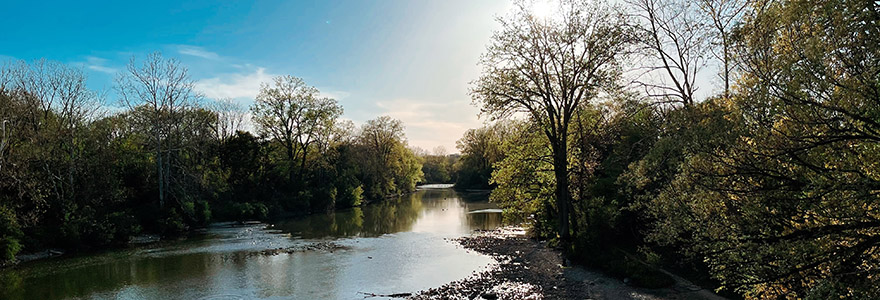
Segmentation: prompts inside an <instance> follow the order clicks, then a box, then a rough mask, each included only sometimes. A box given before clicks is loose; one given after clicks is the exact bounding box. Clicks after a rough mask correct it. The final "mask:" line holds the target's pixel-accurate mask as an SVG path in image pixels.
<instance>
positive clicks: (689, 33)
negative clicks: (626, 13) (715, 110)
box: [629, 0, 710, 106]
mask: <svg viewBox="0 0 880 300" xmlns="http://www.w3.org/2000/svg"><path fill="white" fill-rule="evenodd" d="M629 3H630V4H631V5H632V6H634V7H635V9H636V14H637V15H638V16H639V18H640V20H641V22H640V24H639V25H638V26H637V27H636V28H638V29H639V30H638V31H639V34H640V35H641V36H643V38H642V39H641V42H640V44H641V45H642V47H644V49H646V51H647V53H646V54H647V59H648V64H647V65H646V66H644V67H643V69H644V72H643V74H642V75H640V76H639V77H642V78H644V77H646V76H647V78H644V79H637V81H636V82H637V83H639V84H640V85H642V86H643V87H645V91H646V92H647V94H648V95H649V96H651V97H655V98H658V103H660V104H665V103H680V104H683V105H684V106H692V105H693V104H694V103H695V102H696V99H695V96H694V93H695V92H696V90H697V85H696V80H697V74H698V73H699V72H700V71H701V70H702V69H703V67H705V65H706V61H707V58H708V51H709V45H710V44H709V42H710V40H709V36H710V35H709V28H710V27H709V26H708V24H706V23H705V22H704V21H705V19H704V15H703V14H702V12H701V11H700V10H699V4H698V3H696V2H694V1H687V0H632V1H630V2H629Z"/></svg>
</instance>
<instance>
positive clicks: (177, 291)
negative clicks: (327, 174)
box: [0, 189, 501, 299]
mask: <svg viewBox="0 0 880 300" xmlns="http://www.w3.org/2000/svg"><path fill="white" fill-rule="evenodd" d="M464 199H467V200H464ZM499 225H501V214H500V213H499V212H498V211H497V207H495V206H494V205H493V204H490V203H488V202H487V201H486V197H485V196H484V197H483V198H482V200H480V199H479V198H477V197H475V196H473V195H469V196H467V197H465V195H462V194H461V193H458V192H456V191H454V190H451V189H425V190H419V191H417V192H415V193H412V194H410V195H406V196H402V197H399V198H397V199H393V200H388V201H385V202H380V203H375V204H371V205H367V206H364V207H356V208H353V209H348V210H342V211H338V212H335V213H329V214H319V215H312V216H306V217H302V218H296V219H290V220H281V221H276V222H273V224H269V225H265V224H259V225H254V226H243V227H234V228H229V227H212V228H210V229H209V230H208V232H207V233H206V234H205V235H204V236H201V237H198V238H193V239H190V240H188V241H180V242H173V243H170V244H164V245H159V246H153V247H146V248H138V249H127V250H119V251H110V252H108V253H104V254H97V255H89V256H80V257H71V258H62V259H52V260H46V261H36V262H32V263H27V264H23V265H21V266H18V267H15V268H10V269H6V270H0V287H2V290H0V299H66V298H91V299H208V298H216V297H227V298H245V299H261V298H279V297H280V298H290V297H293V298H325V299H353V298H359V296H358V294H357V292H358V291H370V292H376V293H397V292H414V291H417V290H420V289H424V288H429V287H434V286H439V285H442V284H444V283H446V282H449V281H453V280H457V279H460V278H463V277H465V276H467V275H468V274H470V273H471V272H472V271H474V270H476V269H478V268H480V267H483V266H485V265H487V264H488V263H489V262H490V261H491V260H490V259H489V258H488V257H485V256H481V255H478V254H475V253H468V252H466V251H464V250H462V249H459V248H457V247H455V246H454V245H451V244H450V243H447V242H445V241H444V240H443V239H444V238H453V237H458V236H462V235H465V234H469V233H470V232H472V231H473V230H476V229H492V228H495V227H497V226H499ZM328 239H329V240H335V241H336V242H337V243H340V244H343V245H345V246H347V250H341V251H337V252H335V253H333V252H330V253H327V252H306V253H294V254H281V255H275V256H265V255H255V253H257V252H259V251H261V250H265V249H275V248H283V247H290V246H293V245H301V244H304V243H309V242H311V241H315V240H328Z"/></svg>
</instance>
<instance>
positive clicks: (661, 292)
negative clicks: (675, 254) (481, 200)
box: [410, 227, 724, 300]
mask: <svg viewBox="0 0 880 300" xmlns="http://www.w3.org/2000/svg"><path fill="white" fill-rule="evenodd" d="M453 242H455V243H458V244H459V245H461V246H462V247H464V248H465V249H468V250H472V251H476V252H479V253H483V254H486V255H489V256H491V257H493V258H494V259H495V260H496V264H495V265H494V266H493V267H492V268H490V269H489V270H488V271H484V272H480V273H475V274H472V275H471V276H469V277H467V278H465V279H462V280H459V281H455V282H452V283H449V284H446V285H444V286H441V287H438V288H433V289H429V290H425V291H421V292H419V293H417V294H416V295H414V296H412V297H410V299H713V300H714V299H724V298H722V297H720V296H718V295H715V294H714V293H712V292H711V291H709V290H706V289H702V288H700V287H698V286H695V285H694V284H692V283H690V282H688V281H687V280H684V279H682V278H680V277H677V276H674V275H673V278H674V279H675V281H676V283H675V285H673V286H672V287H669V288H662V289H644V288H637V287H634V286H631V285H629V284H627V283H625V282H624V281H626V280H625V279H624V280H621V279H617V278H613V277H610V276H607V275H605V274H602V273H600V272H598V271H594V270H590V269H586V268H583V267H580V266H572V267H563V259H564V258H563V257H562V255H561V253H560V252H559V251H557V250H555V249H552V248H550V247H548V246H547V244H546V242H540V241H536V240H533V239H530V238H528V237H527V236H526V234H525V231H524V230H522V229H521V228H516V227H505V228H500V229H496V230H490V231H483V232H480V233H477V234H474V235H472V236H468V237H463V238H460V239H456V240H454V241H453ZM670 275H671V274H670Z"/></svg>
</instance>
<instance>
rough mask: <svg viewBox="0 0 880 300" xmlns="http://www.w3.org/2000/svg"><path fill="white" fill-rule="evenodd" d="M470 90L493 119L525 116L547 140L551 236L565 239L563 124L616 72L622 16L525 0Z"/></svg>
mask: <svg viewBox="0 0 880 300" xmlns="http://www.w3.org/2000/svg"><path fill="white" fill-rule="evenodd" d="M499 22H500V23H501V26H502V29H501V30H500V31H498V32H496V33H495V34H494V35H493V37H492V42H491V43H490V44H489V46H488V47H487V52H486V53H485V54H484V55H483V57H482V59H481V61H480V64H481V65H482V66H483V75H482V76H481V77H480V78H479V79H478V80H476V82H475V84H474V87H473V89H472V90H471V95H472V97H473V99H474V102H475V103H477V104H478V105H480V106H481V107H482V110H483V112H485V113H488V114H490V115H491V116H493V117H494V118H506V117H509V116H512V115H514V114H518V113H521V114H525V115H527V116H528V117H529V118H530V119H531V120H532V121H533V122H535V123H536V124H537V125H538V128H540V130H541V131H542V132H543V133H544V135H545V137H546V138H547V140H548V142H549V144H550V146H551V148H552V155H553V171H554V174H555V175H554V176H555V179H556V185H557V186H556V207H557V210H558V218H559V229H558V230H559V234H560V235H561V238H562V240H563V241H567V240H568V239H569V235H570V232H569V210H570V209H571V194H570V191H569V169H568V165H569V153H568V152H569V149H568V136H569V129H570V128H569V125H570V124H571V123H572V120H573V118H574V116H575V114H576V111H577V110H578V109H579V108H580V106H581V105H582V104H583V103H585V102H589V101H591V100H593V99H595V98H596V97H597V96H598V95H599V94H600V93H601V91H602V89H603V88H604V87H607V86H609V85H612V84H613V83H614V82H615V80H616V79H617V78H618V75H619V68H618V62H619V61H620V60H621V59H622V58H623V57H624V56H626V54H627V53H628V51H629V46H630V45H631V43H632V42H633V38H634V36H633V35H632V34H631V33H630V32H629V31H628V26H627V25H628V24H627V22H628V19H627V17H626V16H625V15H624V14H623V13H620V12H616V11H614V9H612V8H611V7H608V6H607V5H605V4H602V3H600V2H588V1H575V0H572V1H562V2H561V3H559V5H558V8H557V11H556V13H555V14H554V15H553V16H550V17H548V18H541V17H539V16H535V15H534V14H533V13H532V11H531V10H530V8H529V7H528V5H527V3H525V2H520V3H517V5H516V8H515V9H514V12H513V13H512V14H511V15H510V16H508V17H506V18H500V19H499Z"/></svg>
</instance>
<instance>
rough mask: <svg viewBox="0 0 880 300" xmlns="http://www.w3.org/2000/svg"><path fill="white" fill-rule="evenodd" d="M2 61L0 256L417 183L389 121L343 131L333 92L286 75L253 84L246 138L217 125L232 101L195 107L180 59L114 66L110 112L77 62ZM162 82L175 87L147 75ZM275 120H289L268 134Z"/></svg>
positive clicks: (338, 201) (119, 241) (173, 230)
mask: <svg viewBox="0 0 880 300" xmlns="http://www.w3.org/2000/svg"><path fill="white" fill-rule="evenodd" d="M10 66H11V67H10V68H12V69H9V70H7V69H2V70H0V74H3V75H4V76H5V75H9V76H8V78H7V77H3V78H2V80H4V81H2V82H0V83H2V85H0V120H2V121H3V123H4V126H5V127H6V128H5V130H4V131H3V132H2V133H0V134H2V136H0V207H3V211H2V213H3V214H2V215H0V217H3V218H0V221H2V223H0V229H2V230H0V243H2V245H3V247H4V249H6V251H5V252H4V253H9V255H6V256H4V258H3V259H4V260H6V259H7V257H8V258H11V257H12V255H14V253H15V252H18V251H19V249H20V248H22V246H21V245H24V246H25V247H26V248H28V249H34V250H39V249H42V248H46V247H59V248H67V249H83V248H91V247H96V246H105V245H123V244H126V243H127V242H128V241H129V240H130V239H131V237H132V236H134V235H137V234H141V233H158V234H164V235H169V236H177V235H181V234H185V233H186V231H187V230H188V229H190V228H195V227H203V226H206V225H208V224H209V223H210V222H212V221H215V220H219V221H226V220H238V221H245V220H266V219H268V218H269V217H270V216H271V215H272V214H278V215H286V214H302V213H310V212H314V211H325V210H328V209H333V208H336V207H339V208H344V207H351V206H358V205H361V204H362V203H363V202H364V199H365V198H367V197H369V198H372V199H380V198H385V197H387V196H390V195H395V194H402V193H406V192H409V191H412V190H413V189H414V188H415V184H416V183H417V182H420V181H422V180H423V177H422V173H421V169H422V166H421V164H420V161H419V158H418V157H416V156H415V155H414V154H413V153H412V151H410V150H409V149H407V145H406V139H405V137H404V135H403V131H402V130H403V125H402V124H401V123H400V121H397V120H393V119H391V118H388V117H383V118H379V119H376V120H373V121H371V122H368V124H366V125H365V126H364V128H363V129H364V130H362V132H361V133H355V132H354V131H353V125H351V124H349V123H346V122H339V123H337V122H336V119H337V117H338V116H339V115H340V114H341V112H342V108H341V107H339V106H338V104H337V103H336V101H335V100H333V99H328V98H322V97H319V96H318V94H317V90H315V89H314V88H311V87H307V86H305V85H304V83H302V82H301V80H299V81H298V80H297V79H295V78H294V77H289V76H288V77H282V78H278V80H276V81H278V82H276V83H277V84H276V85H275V86H266V87H264V89H263V91H262V93H261V96H260V97H259V98H260V99H258V100H260V101H258V104H257V105H256V106H255V107H254V108H253V111H254V112H255V113H258V114H257V116H256V117H257V121H258V122H257V123H258V124H257V125H258V127H259V129H260V132H262V133H264V135H262V136H255V135H253V134H251V133H249V132H243V131H234V130H235V129H236V126H235V124H234V123H224V122H231V121H234V120H236V116H234V115H232V113H234V111H231V110H223V107H221V106H216V107H212V108H215V109H217V110H216V111H212V110H209V109H207V108H205V107H202V105H201V104H202V103H201V99H200V98H199V97H200V96H199V95H198V94H197V93H194V91H193V90H192V87H193V86H192V82H191V81H190V80H189V79H188V77H187V76H186V70H185V68H184V67H183V66H181V65H180V64H179V63H178V62H177V61H175V60H173V59H164V58H162V56H161V55H160V54H158V53H156V54H152V55H150V56H149V57H148V58H147V60H146V61H145V62H144V64H143V65H142V66H140V65H138V66H135V65H131V66H129V68H128V69H127V70H126V72H125V73H124V74H121V76H119V80H118V81H117V85H118V86H117V87H116V88H117V90H118V91H119V93H120V99H119V100H120V101H121V102H122V103H123V104H127V105H128V106H129V107H128V110H124V111H121V112H118V113H115V114H110V115H99V114H96V113H94V109H97V108H98V107H99V106H98V103H100V102H99V100H100V99H98V98H97V95H98V93H95V92H93V91H91V90H88V89H87V88H86V87H85V86H84V84H85V82H86V81H85V78H84V74H83V73H82V72H81V71H80V70H74V69H70V68H69V67H66V66H64V65H62V64H60V63H54V62H45V61H38V62H35V63H33V64H26V63H19V64H12V65H10ZM6 67H7V66H4V68H6ZM145 73H149V74H150V75H149V76H144V77H139V76H141V75H144V74H145ZM138 78H141V79H144V80H145V81H142V80H138ZM171 81H174V82H176V83H178V84H175V85H174V86H173V89H174V90H173V91H172V90H162V91H156V90H152V88H153V87H155V86H158V85H161V84H156V85H150V84H148V83H156V82H161V83H162V84H164V83H166V82H171ZM40 82H56V83H65V84H53V85H49V86H39V85H38V83H40ZM67 88H69V89H70V90H65V89H67ZM57 95H65V97H64V98H63V99H62V98H58V97H56V96H57ZM285 95H292V96H295V97H292V98H291V99H287V97H285ZM272 108H284V109H287V112H288V113H291V114H294V113H301V114H300V115H296V116H293V115H290V116H288V115H285V114H282V115H277V114H273V112H272ZM287 117H291V118H293V119H295V120H291V119H290V118H287ZM238 120H240V118H239V119H238ZM284 126H287V129H291V128H293V127H295V130H292V132H291V135H287V136H276V135H273V134H270V133H272V132H275V131H273V130H277V129H278V128H279V127H284ZM291 126H293V127H291ZM368 134H372V135H371V136H368ZM375 137H384V138H382V139H375ZM380 158H381V159H380ZM4 230H5V231H4Z"/></svg>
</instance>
